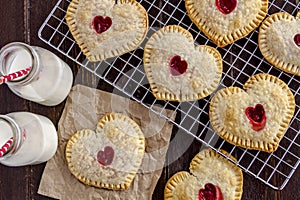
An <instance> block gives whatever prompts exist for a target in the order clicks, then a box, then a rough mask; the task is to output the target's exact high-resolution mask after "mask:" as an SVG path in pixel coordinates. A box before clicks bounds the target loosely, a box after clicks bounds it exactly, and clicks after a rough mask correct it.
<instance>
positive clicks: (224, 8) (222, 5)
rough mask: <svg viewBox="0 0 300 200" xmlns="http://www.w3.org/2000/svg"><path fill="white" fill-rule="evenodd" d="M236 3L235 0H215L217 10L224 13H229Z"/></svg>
mask: <svg viewBox="0 0 300 200" xmlns="http://www.w3.org/2000/svg"><path fill="white" fill-rule="evenodd" d="M236 5H237V0H216V6H217V8H218V9H219V11H220V12H221V13H223V14H225V15H227V14H229V13H231V12H232V11H233V10H234V9H235V8H236Z"/></svg>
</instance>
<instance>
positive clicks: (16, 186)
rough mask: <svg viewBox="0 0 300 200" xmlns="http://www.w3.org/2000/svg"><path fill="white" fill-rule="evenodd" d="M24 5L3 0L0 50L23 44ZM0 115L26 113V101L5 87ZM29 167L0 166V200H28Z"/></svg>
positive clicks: (0, 16)
mask: <svg viewBox="0 0 300 200" xmlns="http://www.w3.org/2000/svg"><path fill="white" fill-rule="evenodd" d="M23 11H24V3H23V2H22V1H20V0H4V1H1V6H0V19H1V20H0V27H1V31H0V32H1V38H0V48H2V47H3V46H4V45H6V44H8V43H10V42H14V41H20V42H25V33H24V32H25V27H24V12H23ZM0 99H1V104H0V113H1V114H7V113H10V112H15V111H27V110H28V101H26V100H24V99H22V98H20V97H18V96H16V95H15V94H13V93H12V92H11V91H10V90H9V89H8V87H7V86H6V85H1V89H0ZM29 184H30V167H16V168H12V167H6V166H3V165H0V199H1V200H2V199H3V200H6V199H28V197H29V193H30V192H29V189H28V186H29Z"/></svg>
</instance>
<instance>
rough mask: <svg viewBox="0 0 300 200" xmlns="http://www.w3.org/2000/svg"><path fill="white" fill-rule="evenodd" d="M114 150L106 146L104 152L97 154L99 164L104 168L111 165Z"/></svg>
mask: <svg viewBox="0 0 300 200" xmlns="http://www.w3.org/2000/svg"><path fill="white" fill-rule="evenodd" d="M114 154H115V152H114V149H113V148H112V147H110V146H106V147H105V148H104V151H99V152H98V154H97V160H98V163H99V164H101V165H104V166H107V165H110V164H111V163H112V161H113V159H114Z"/></svg>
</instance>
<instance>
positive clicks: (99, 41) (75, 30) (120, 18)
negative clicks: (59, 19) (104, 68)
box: [65, 0, 148, 62]
mask: <svg viewBox="0 0 300 200" xmlns="http://www.w3.org/2000/svg"><path fill="white" fill-rule="evenodd" d="M65 18H66V21H67V24H68V26H69V28H70V31H71V33H72V35H73V37H74V38H75V40H76V42H77V44H78V45H79V47H80V48H81V50H82V52H83V54H84V55H85V56H86V57H87V59H88V60H90V61H93V62H95V61H102V60H105V59H107V58H111V57H115V56H119V55H122V54H124V53H127V52H130V51H132V50H134V49H136V48H137V47H138V46H139V45H140V44H141V43H142V41H143V40H144V38H145V37H146V34H147V31H148V14H147V12H146V10H145V9H144V7H143V6H142V5H140V4H139V3H138V2H136V1H135V0H118V1H117V4H116V1H115V0H72V1H71V3H70V5H69V7H68V9H67V14H66V17H65Z"/></svg>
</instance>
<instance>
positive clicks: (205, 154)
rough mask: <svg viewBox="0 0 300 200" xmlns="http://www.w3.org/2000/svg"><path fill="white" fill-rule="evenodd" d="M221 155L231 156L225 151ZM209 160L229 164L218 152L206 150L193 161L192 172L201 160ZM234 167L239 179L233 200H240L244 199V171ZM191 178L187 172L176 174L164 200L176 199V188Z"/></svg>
mask: <svg viewBox="0 0 300 200" xmlns="http://www.w3.org/2000/svg"><path fill="white" fill-rule="evenodd" d="M220 152H221V153H223V154H224V155H225V156H229V154H228V153H227V152H226V151H224V150H220ZM229 157H230V159H231V160H233V161H235V162H236V159H235V158H234V157H233V156H229ZM207 158H212V159H221V160H222V161H224V162H229V161H227V160H226V159H225V158H224V157H222V156H221V155H220V154H218V153H217V152H216V151H214V150H212V149H205V150H202V151H201V152H199V153H198V154H197V155H196V156H195V157H194V158H193V159H192V161H191V163H190V172H191V173H192V171H193V169H194V166H195V165H199V164H200V163H201V160H203V159H207ZM231 164H232V167H233V169H234V171H235V173H236V176H237V177H238V179H237V181H238V182H237V185H238V186H239V187H237V190H236V191H235V192H236V196H235V198H234V199H233V200H240V199H241V198H242V193H243V172H242V170H241V169H240V168H239V167H237V166H236V165H234V164H233V163H231ZM190 176H193V175H192V174H190V173H188V172H186V171H181V172H178V173H176V174H174V175H173V176H172V177H171V178H170V179H169V180H168V181H167V183H166V186H165V190H164V199H170V200H171V199H174V195H173V191H174V189H175V188H176V186H177V184H178V183H181V182H182V181H184V180H185V179H188V178H189V177H190Z"/></svg>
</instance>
